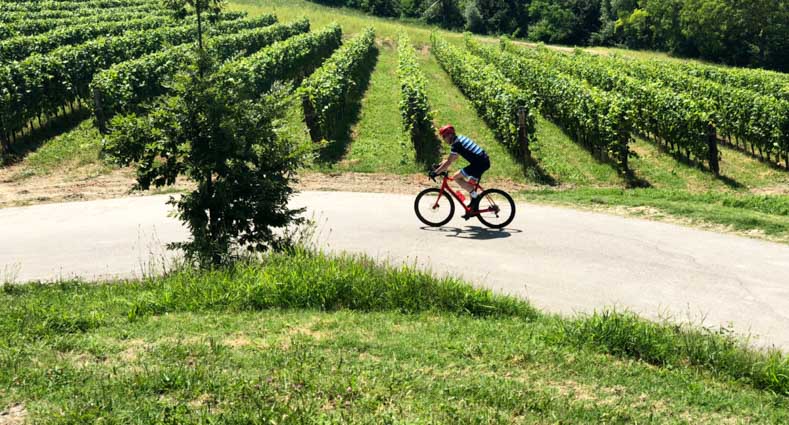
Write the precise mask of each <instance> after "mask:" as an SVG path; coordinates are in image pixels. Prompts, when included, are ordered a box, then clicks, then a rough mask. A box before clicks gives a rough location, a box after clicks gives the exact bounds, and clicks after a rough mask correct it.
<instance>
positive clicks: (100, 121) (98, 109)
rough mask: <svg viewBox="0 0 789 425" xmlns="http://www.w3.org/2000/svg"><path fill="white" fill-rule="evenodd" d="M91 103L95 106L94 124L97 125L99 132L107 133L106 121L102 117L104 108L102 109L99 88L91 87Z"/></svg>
mask: <svg viewBox="0 0 789 425" xmlns="http://www.w3.org/2000/svg"><path fill="white" fill-rule="evenodd" d="M93 105H94V107H95V108H96V124H97V125H98V126H99V132H101V134H107V122H106V120H105V119H104V110H103V109H102V104H101V96H100V95H99V90H98V89H96V88H94V89H93Z"/></svg>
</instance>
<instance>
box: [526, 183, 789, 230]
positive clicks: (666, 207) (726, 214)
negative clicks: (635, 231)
mask: <svg viewBox="0 0 789 425" xmlns="http://www.w3.org/2000/svg"><path fill="white" fill-rule="evenodd" d="M518 195H519V197H521V198H523V199H526V200H529V201H534V202H544V203H551V204H558V205H572V206H585V207H591V208H595V209H596V208H604V209H611V208H621V207H624V208H626V209H629V210H626V212H628V213H629V214H632V215H637V216H638V215H640V216H643V217H647V218H653V219H661V220H668V221H672V220H679V221H684V222H690V223H689V224H692V225H700V226H702V227H715V226H723V227H725V228H727V229H728V230H734V231H737V232H741V233H749V234H752V235H754V236H761V235H764V236H766V237H767V238H768V239H774V240H776V241H781V242H789V196H787V195H752V194H745V193H737V192H722V193H721V192H705V193H691V192H686V191H683V190H670V189H627V190H626V189H609V188H602V189H594V188H589V189H572V190H531V191H522V192H520V193H519V194H518Z"/></svg>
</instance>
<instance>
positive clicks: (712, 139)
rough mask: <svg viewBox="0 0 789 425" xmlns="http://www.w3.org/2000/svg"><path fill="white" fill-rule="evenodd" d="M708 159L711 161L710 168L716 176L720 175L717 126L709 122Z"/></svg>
mask: <svg viewBox="0 0 789 425" xmlns="http://www.w3.org/2000/svg"><path fill="white" fill-rule="evenodd" d="M707 155H709V156H708V158H707V161H709V163H710V169H711V170H712V172H713V173H715V175H716V176H719V175H720V164H719V163H718V133H717V132H716V131H715V126H714V125H712V124H711V123H710V124H707Z"/></svg>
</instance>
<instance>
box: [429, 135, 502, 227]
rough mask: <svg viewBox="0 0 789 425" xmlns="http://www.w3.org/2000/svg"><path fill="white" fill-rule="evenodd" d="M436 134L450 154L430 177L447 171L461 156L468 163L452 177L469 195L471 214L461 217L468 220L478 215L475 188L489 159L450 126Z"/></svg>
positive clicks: (477, 200)
mask: <svg viewBox="0 0 789 425" xmlns="http://www.w3.org/2000/svg"><path fill="white" fill-rule="evenodd" d="M438 134H439V135H440V136H441V138H442V139H443V140H444V142H446V143H447V144H449V145H450V152H449V156H448V157H447V159H445V160H444V161H443V162H441V164H439V165H438V167H437V168H435V169H434V170H433V171H431V172H430V177H435V176H437V175H438V174H441V173H443V172H444V171H446V170H448V169H449V167H450V166H451V165H452V163H453V162H455V161H456V160H457V159H458V156H462V157H463V159H465V160H466V161H468V162H469V164H468V165H467V166H466V167H464V168H461V169H460V170H459V171H458V172H456V173H455V175H454V176H452V180H454V181H455V182H456V183H457V184H458V185H459V186H460V187H462V188H463V189H465V190H466V191H467V192H468V193H469V196H471V201H469V208H471V212H469V213H467V214H466V215H464V216H463V218H465V219H467V220H468V219H469V218H470V217H473V216H475V215H477V214H478V213H477V210H478V209H479V193H477V191H476V190H475V186H476V184H477V183H479V181H480V179H481V178H482V174H484V173H485V171H487V170H488V169H489V168H490V158H488V154H487V153H486V152H485V150H484V149H482V148H481V147H479V146H478V145H477V144H476V143H474V141H473V140H471V139H469V138H468V137H466V136H463V135H458V134H456V133H455V127H452V124H447V125H445V126H443V127H441V128H440V129H439V130H438ZM466 179H468V181H466Z"/></svg>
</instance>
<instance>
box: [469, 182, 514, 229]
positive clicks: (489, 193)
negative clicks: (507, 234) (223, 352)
mask: <svg viewBox="0 0 789 425" xmlns="http://www.w3.org/2000/svg"><path fill="white" fill-rule="evenodd" d="M479 196H480V202H479V204H480V205H479V209H480V210H484V209H486V208H488V207H489V206H490V205H491V204H490V200H491V199H492V198H493V197H494V196H495V197H497V198H498V197H501V198H503V199H504V201H505V203H506V204H507V205H506V206H505V205H502V206H501V208H502V210H504V208H505V207H506V208H508V209H509V216H508V217H506V218H505V220H504V221H503V222H500V223H499V222H493V221H488V220H489V219H490V218H489V217H487V219H486V217H485V216H484V215H483V214H478V215H477V219H479V221H480V222H482V224H484V225H485V226H488V227H490V228H493V229H503V228H505V227H507V225H508V224H510V223H512V220H514V219H515V201H513V200H512V196H510V194H509V193H507V192H505V191H503V190H499V189H488V190H486V191H484V192H482V193H481V194H480V195H479ZM486 203H487V205H486ZM493 205H497V204H495V202H494V204H493Z"/></svg>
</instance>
